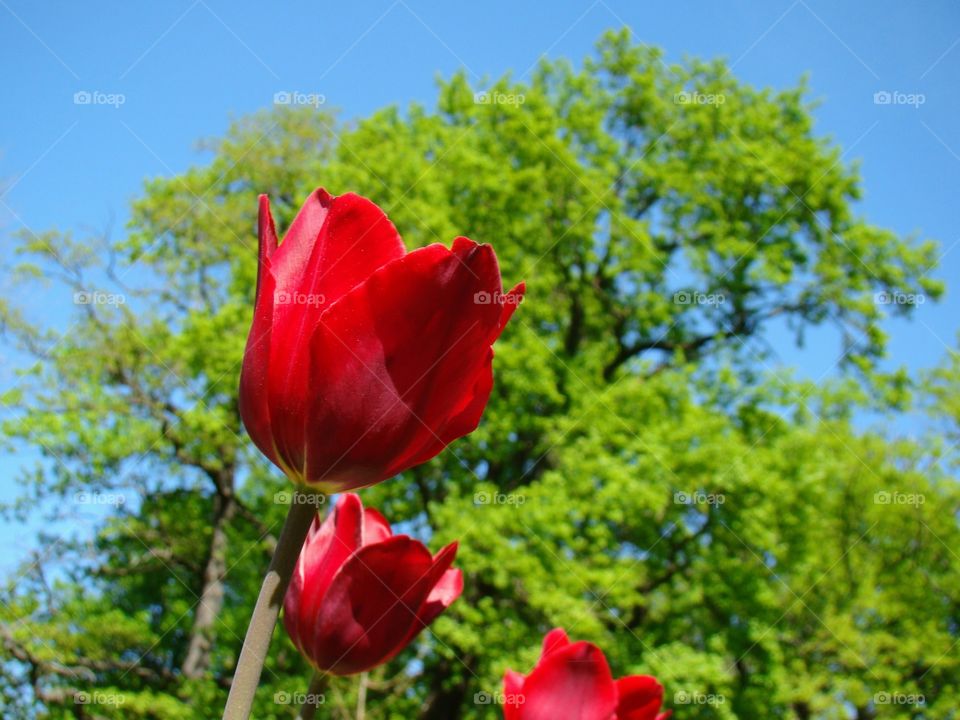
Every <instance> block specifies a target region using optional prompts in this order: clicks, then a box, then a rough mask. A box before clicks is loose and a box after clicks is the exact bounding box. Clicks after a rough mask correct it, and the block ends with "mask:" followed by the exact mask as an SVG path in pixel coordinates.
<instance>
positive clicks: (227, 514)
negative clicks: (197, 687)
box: [182, 480, 237, 678]
mask: <svg viewBox="0 0 960 720" xmlns="http://www.w3.org/2000/svg"><path fill="white" fill-rule="evenodd" d="M224 489H226V490H227V492H222V491H223V490H224ZM232 490H233V487H232V480H231V482H230V483H229V484H228V485H226V486H224V485H221V487H220V491H218V492H217V494H216V495H214V498H213V535H212V537H211V538H210V552H209V554H208V556H207V563H206V566H205V567H204V570H203V589H202V590H201V591H200V602H199V604H198V605H197V610H196V613H195V614H194V616H193V628H192V629H191V631H190V642H189V645H188V646H187V654H186V656H185V658H184V660H183V667H182V671H183V675H184V677H188V678H200V677H203V675H204V673H206V671H207V668H208V667H209V666H210V653H211V650H212V648H213V626H214V625H215V624H216V622H217V616H218V615H219V614H220V611H221V610H222V609H223V596H224V588H223V579H224V576H225V575H226V573H227V527H228V526H229V524H230V521H231V520H232V519H233V516H234V515H235V514H236V512H237V503H236V501H235V500H234V497H233V492H232Z"/></svg>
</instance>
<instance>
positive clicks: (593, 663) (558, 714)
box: [519, 631, 617, 720]
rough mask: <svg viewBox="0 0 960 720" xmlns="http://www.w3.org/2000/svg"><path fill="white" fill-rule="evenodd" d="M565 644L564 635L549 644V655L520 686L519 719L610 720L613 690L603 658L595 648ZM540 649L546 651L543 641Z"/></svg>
mask: <svg viewBox="0 0 960 720" xmlns="http://www.w3.org/2000/svg"><path fill="white" fill-rule="evenodd" d="M554 633H556V631H554ZM551 635H553V633H551ZM548 637H549V636H548ZM565 640H566V635H565V634H563V636H562V637H561V636H560V635H557V636H555V637H554V638H553V639H552V640H551V647H550V649H549V652H548V653H547V654H545V655H544V656H543V657H541V659H540V662H539V663H538V664H537V667H535V668H534V669H533V672H531V673H530V675H529V676H528V677H527V679H526V682H524V685H523V695H524V702H523V704H522V706H521V713H520V715H519V717H520V718H522V720H557V719H558V718H564V720H611V718H612V717H613V714H614V712H615V710H616V707H617V689H616V685H615V684H614V682H613V677H612V676H611V674H610V667H609V666H608V665H607V660H606V658H605V657H604V656H603V653H602V652H601V651H600V649H599V648H598V647H597V646H596V645H593V644H591V643H588V642H583V641H581V642H575V643H570V644H563V642H564V641H565ZM544 646H545V649H546V646H547V642H546V641H545V642H544Z"/></svg>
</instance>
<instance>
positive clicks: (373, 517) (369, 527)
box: [362, 508, 393, 545]
mask: <svg viewBox="0 0 960 720" xmlns="http://www.w3.org/2000/svg"><path fill="white" fill-rule="evenodd" d="M389 537H393V530H391V529H390V523H388V522H387V519H386V518H385V517H384V516H383V515H381V514H380V512H379V511H377V510H374V509H373V508H364V509H363V539H362V544H363V545H373V544H374V543H378V542H383V541H384V540H386V539H387V538H389Z"/></svg>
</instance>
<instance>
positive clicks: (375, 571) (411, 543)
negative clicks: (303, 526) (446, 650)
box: [283, 493, 463, 675]
mask: <svg viewBox="0 0 960 720" xmlns="http://www.w3.org/2000/svg"><path fill="white" fill-rule="evenodd" d="M456 554H457V544H456V543H451V544H450V545H447V546H446V547H445V548H443V549H442V550H441V551H440V552H438V553H437V554H436V555H435V556H431V555H430V552H429V551H428V550H427V548H426V547H424V545H423V544H422V543H420V542H417V541H416V540H414V539H412V538H410V537H407V536H406V535H393V533H392V532H391V530H390V525H389V524H388V523H387V521H386V520H385V519H384V517H383V516H382V515H381V514H380V513H379V512H377V511H376V510H373V509H372V508H364V507H363V504H362V503H361V502H360V498H359V497H358V496H357V495H354V494H352V493H350V494H345V495H342V496H340V498H339V499H338V501H337V504H336V507H335V508H334V510H333V512H331V513H330V514H329V515H328V516H327V518H326V519H325V520H324V521H323V522H320V519H319V517H318V518H316V519H315V520H314V523H313V526H312V527H311V528H310V532H309V534H308V535H307V540H306V542H305V543H304V546H303V550H302V551H301V553H300V558H299V560H298V561H297V566H296V569H295V570H294V575H293V580H292V581H291V583H290V587H289V589H288V590H287V595H286V598H285V599H284V605H283V624H284V626H285V627H286V629H287V633H288V634H289V635H290V638H291V639H292V640H293V643H294V644H295V645H296V646H297V648H298V649H299V650H300V652H301V653H303V654H304V656H306V658H307V659H308V660H309V661H310V663H311V664H312V665H313V666H314V667H316V668H317V669H318V670H320V671H321V672H325V673H331V674H334V675H350V674H353V673H359V672H363V671H365V670H369V669H370V668H373V667H376V666H377V665H382V664H383V663H385V662H387V661H388V660H390V659H392V658H393V657H394V656H395V655H397V653H399V652H400V651H401V650H403V649H404V648H405V647H406V646H407V645H409V644H410V642H411V641H412V640H413V639H414V638H415V637H416V636H417V634H418V633H419V632H420V631H421V630H423V629H424V628H425V627H426V626H427V625H429V624H430V623H431V622H433V621H434V620H435V619H436V617H437V616H438V615H439V614H440V613H442V612H443V611H444V610H446V609H447V608H448V607H449V606H450V605H451V603H453V601H454V600H456V599H457V598H458V597H460V593H461V592H462V591H463V574H462V573H461V572H460V571H459V570H456V569H451V568H450V564H451V563H452V562H453V559H454V557H455V556H456Z"/></svg>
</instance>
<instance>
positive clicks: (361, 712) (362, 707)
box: [357, 672, 370, 720]
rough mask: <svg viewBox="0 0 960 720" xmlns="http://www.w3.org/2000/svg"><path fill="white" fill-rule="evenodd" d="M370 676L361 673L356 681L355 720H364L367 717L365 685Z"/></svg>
mask: <svg viewBox="0 0 960 720" xmlns="http://www.w3.org/2000/svg"><path fill="white" fill-rule="evenodd" d="M369 678H370V676H369V675H368V674H367V673H365V672H362V673H360V678H359V680H357V720H364V718H366V716H367V683H368V682H369Z"/></svg>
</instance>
